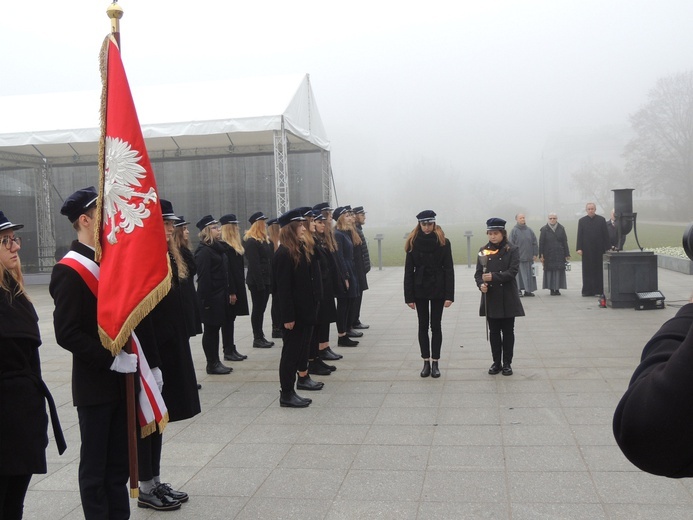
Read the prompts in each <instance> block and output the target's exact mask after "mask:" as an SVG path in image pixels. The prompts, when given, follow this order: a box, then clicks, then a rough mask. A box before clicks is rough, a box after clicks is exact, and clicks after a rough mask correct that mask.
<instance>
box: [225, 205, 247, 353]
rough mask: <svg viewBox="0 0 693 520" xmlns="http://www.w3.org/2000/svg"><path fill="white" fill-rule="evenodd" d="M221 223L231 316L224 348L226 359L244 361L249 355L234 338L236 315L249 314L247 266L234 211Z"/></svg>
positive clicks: (226, 327) (226, 329)
mask: <svg viewBox="0 0 693 520" xmlns="http://www.w3.org/2000/svg"><path fill="white" fill-rule="evenodd" d="M219 223H220V224H221V240H222V242H223V243H224V244H226V246H228V247H226V258H227V259H228V262H227V265H228V268H229V276H228V281H229V294H230V300H229V302H230V306H231V309H230V311H231V312H230V317H229V321H228V323H226V325H225V326H224V327H222V328H221V339H222V348H223V350H224V359H225V360H227V361H243V360H244V359H247V358H248V356H246V355H244V354H241V353H240V352H238V349H237V348H236V342H235V340H234V325H235V321H236V316H247V315H248V314H249V312H248V295H247V293H246V292H245V280H244V277H245V268H244V266H243V253H244V252H245V250H244V249H243V242H242V241H241V233H240V231H239V229H238V219H237V218H236V215H234V214H233V213H229V214H228V215H224V216H223V217H221V218H220V219H219Z"/></svg>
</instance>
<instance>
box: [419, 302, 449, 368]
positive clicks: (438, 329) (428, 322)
mask: <svg viewBox="0 0 693 520" xmlns="http://www.w3.org/2000/svg"><path fill="white" fill-rule="evenodd" d="M414 303H415V304H416V315H417V316H418V318H419V348H420V349H421V357H422V358H423V359H428V358H432V359H440V347H441V346H442V344H443V328H442V325H441V321H442V320H443V308H444V307H445V300H420V299H416V300H414ZM429 326H430V328H431V339H430V341H429V339H428V328H429Z"/></svg>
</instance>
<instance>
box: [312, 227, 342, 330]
mask: <svg viewBox="0 0 693 520" xmlns="http://www.w3.org/2000/svg"><path fill="white" fill-rule="evenodd" d="M313 261H314V262H318V264H319V265H320V276H321V281H322V299H321V300H320V310H319V312H318V322H319V323H334V322H335V321H337V307H336V306H335V303H334V292H335V291H334V288H335V286H337V284H339V283H344V282H343V280H342V281H340V280H339V279H338V273H337V272H336V267H335V266H334V263H335V259H334V257H333V256H332V255H331V254H330V251H329V250H328V249H327V247H326V246H325V244H324V243H323V241H322V239H321V238H320V237H317V238H316V239H315V255H314V257H313Z"/></svg>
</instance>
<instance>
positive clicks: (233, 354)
mask: <svg viewBox="0 0 693 520" xmlns="http://www.w3.org/2000/svg"><path fill="white" fill-rule="evenodd" d="M247 357H248V356H241V355H240V354H239V353H238V352H236V351H235V350H234V351H233V352H231V353H229V354H224V361H243V360H244V359H245V358H247Z"/></svg>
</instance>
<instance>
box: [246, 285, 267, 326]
mask: <svg viewBox="0 0 693 520" xmlns="http://www.w3.org/2000/svg"><path fill="white" fill-rule="evenodd" d="M249 289H250V296H251V298H252V300H253V309H252V310H251V311H250V324H251V325H252V327H253V337H254V338H255V339H259V338H264V337H265V333H264V332H262V322H263V320H264V318H265V310H266V309H267V302H268V301H269V297H270V288H269V286H267V287H264V288H263V289H262V290H260V289H256V288H254V287H249Z"/></svg>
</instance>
